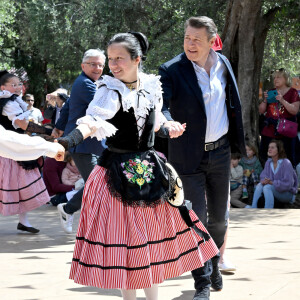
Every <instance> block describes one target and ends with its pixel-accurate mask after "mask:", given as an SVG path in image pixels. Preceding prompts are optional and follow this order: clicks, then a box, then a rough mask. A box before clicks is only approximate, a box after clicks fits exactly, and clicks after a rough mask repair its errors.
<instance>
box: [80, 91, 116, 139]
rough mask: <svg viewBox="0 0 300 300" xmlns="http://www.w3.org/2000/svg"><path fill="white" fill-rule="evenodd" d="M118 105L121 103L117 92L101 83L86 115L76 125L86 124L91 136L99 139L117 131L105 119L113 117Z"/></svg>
mask: <svg viewBox="0 0 300 300" xmlns="http://www.w3.org/2000/svg"><path fill="white" fill-rule="evenodd" d="M120 107H121V103H120V100H119V96H118V94H117V92H115V91H114V90H110V89H108V88H106V86H105V85H102V86H100V88H99V89H98V90H97V91H96V93H95V96H94V99H93V100H92V101H91V103H90V104H89V106H88V108H87V110H86V116H84V117H82V118H80V119H78V120H77V125H79V124H87V125H88V126H89V128H90V129H91V130H92V135H91V137H96V138H97V139H98V140H99V141H100V140H102V139H105V138H107V137H109V136H112V135H113V134H115V132H116V131H117V128H116V127H115V126H113V125H112V124H111V123H109V122H107V121H106V120H109V119H111V118H113V117H114V115H115V114H116V113H117V111H118V110H119V109H120Z"/></svg>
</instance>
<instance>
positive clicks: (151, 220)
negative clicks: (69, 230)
mask: <svg viewBox="0 0 300 300" xmlns="http://www.w3.org/2000/svg"><path fill="white" fill-rule="evenodd" d="M105 174H106V169H104V168H102V167H100V166H96V167H95V168H94V170H93V172H92V173H91V175H90V177H89V179H88V181H87V182H86V185H85V190H84V195H83V203H82V211H81V216H80V222H79V228H78V232H77V236H76V244H75V249H74V254H73V261H72V266H71V272H70V278H71V279H73V280H74V281H75V282H76V283H79V284H82V285H87V286H95V287H99V288H106V289H114V288H118V289H142V288H149V287H151V286H152V285H153V284H157V283H161V282H163V281H164V280H165V279H168V278H172V277H177V276H179V275H181V274H183V273H185V272H187V271H191V270H194V269H197V268H199V267H202V266H203V264H204V262H206V261H207V260H209V259H210V258H211V257H213V256H215V255H216V254H217V253H218V252H219V250H218V248H217V247H216V245H215V243H214V241H213V240H212V238H210V239H209V240H208V241H205V242H204V240H203V239H202V238H201V237H200V236H199V235H197V234H196V233H195V231H194V230H193V229H191V228H189V227H187V225H186V224H185V222H184V221H183V220H182V218H181V215H180V213H179V210H178V209H177V208H176V207H173V206H171V205H170V204H168V203H163V204H159V205H157V206H155V207H131V206H125V205H123V204H122V202H121V201H119V200H118V199H117V198H115V197H114V196H112V194H111V193H110V192H109V189H108V186H107V182H106V179H105ZM190 216H191V218H192V220H193V222H194V223H195V224H196V226H197V227H198V228H199V229H201V230H202V231H205V232H207V231H206V229H205V227H204V226H203V225H202V223H201V222H200V221H199V219H198V218H197V216H196V214H195V213H194V212H193V211H190Z"/></svg>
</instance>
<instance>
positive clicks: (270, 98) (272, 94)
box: [267, 90, 278, 103]
mask: <svg viewBox="0 0 300 300" xmlns="http://www.w3.org/2000/svg"><path fill="white" fill-rule="evenodd" d="M277 95H278V93H277V91H276V90H271V91H268V98H267V102H268V103H276V102H278V100H277V99H276V96H277Z"/></svg>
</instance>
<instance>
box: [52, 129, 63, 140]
mask: <svg viewBox="0 0 300 300" xmlns="http://www.w3.org/2000/svg"><path fill="white" fill-rule="evenodd" d="M63 134H64V132H63V131H62V130H59V129H57V128H55V127H54V129H53V130H52V133H51V136H52V137H54V138H55V139H57V138H59V137H61V136H62V135H63Z"/></svg>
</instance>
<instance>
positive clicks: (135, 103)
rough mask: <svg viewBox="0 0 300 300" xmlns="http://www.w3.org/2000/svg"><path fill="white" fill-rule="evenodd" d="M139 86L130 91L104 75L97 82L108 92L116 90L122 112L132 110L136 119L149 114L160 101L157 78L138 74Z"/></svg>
mask: <svg viewBox="0 0 300 300" xmlns="http://www.w3.org/2000/svg"><path fill="white" fill-rule="evenodd" d="M138 76H139V80H140V85H139V89H138V90H130V89H128V88H127V87H126V85H125V84H124V83H123V82H122V81H120V80H119V79H116V78H114V77H111V76H107V75H104V76H103V77H102V78H101V79H100V80H99V81H98V84H99V86H102V85H106V87H107V88H108V89H110V90H117V91H118V92H119V93H120V94H121V96H122V106H123V109H124V111H128V110H129V109H130V108H131V107H132V108H133V109H134V112H135V115H136V117H138V116H141V117H142V116H145V115H148V114H149V110H150V109H151V108H154V107H155V105H156V104H157V103H158V102H159V101H161V99H160V98H161V93H162V89H161V83H160V81H159V78H160V77H159V76H156V75H153V74H150V75H148V74H145V73H139V75H138Z"/></svg>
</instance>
